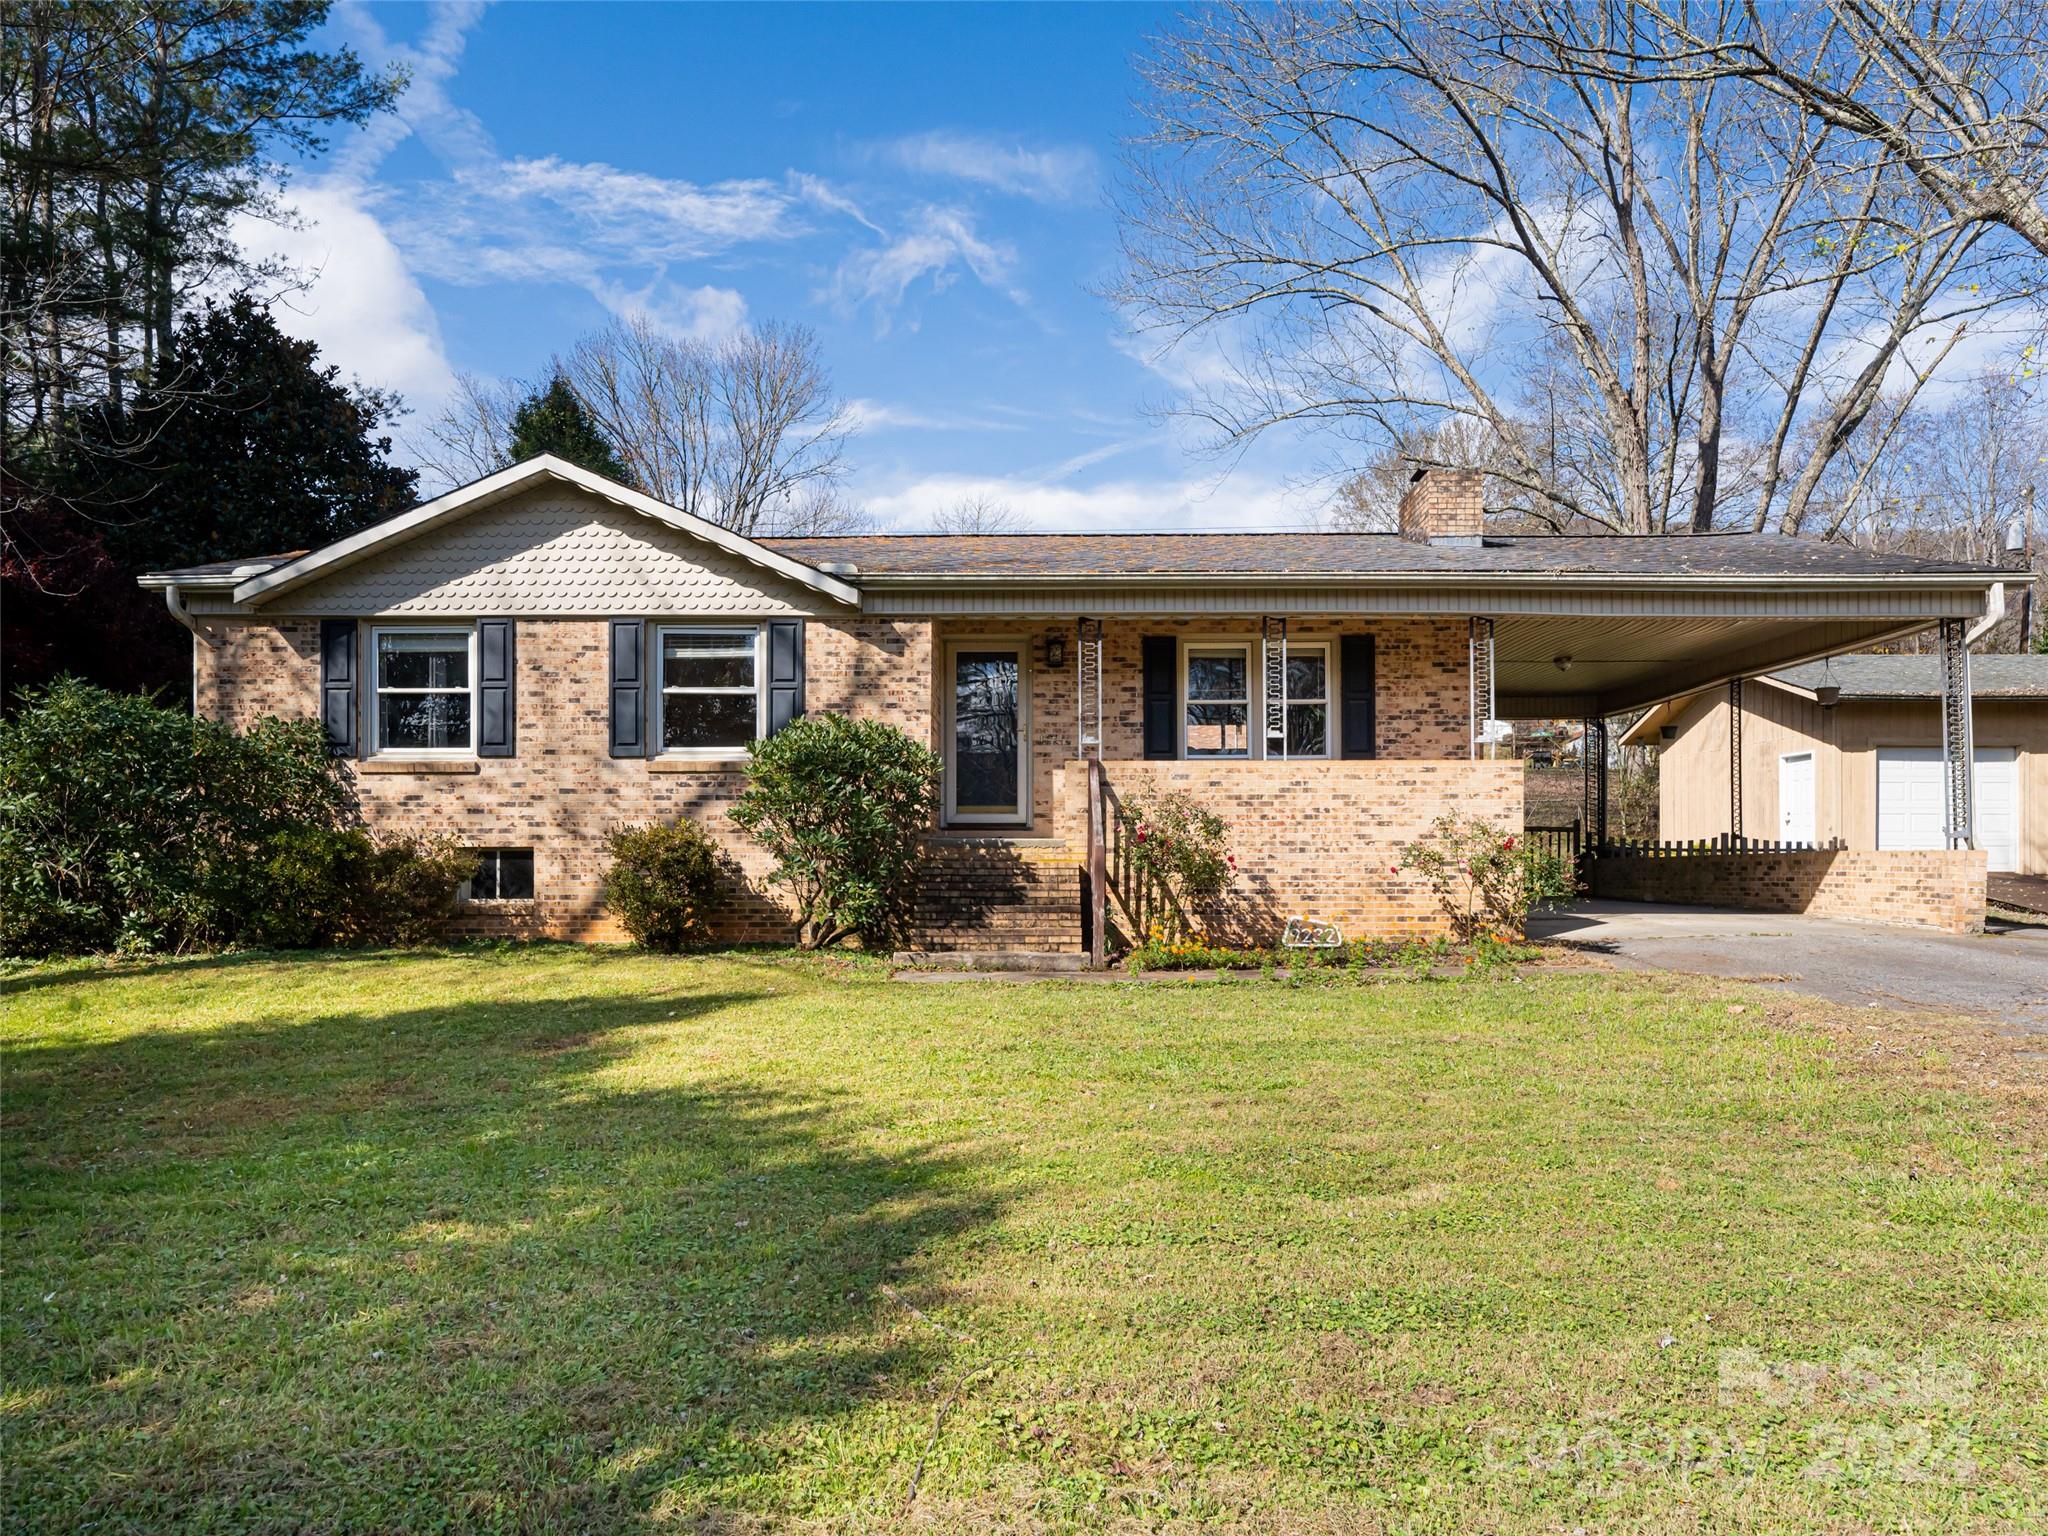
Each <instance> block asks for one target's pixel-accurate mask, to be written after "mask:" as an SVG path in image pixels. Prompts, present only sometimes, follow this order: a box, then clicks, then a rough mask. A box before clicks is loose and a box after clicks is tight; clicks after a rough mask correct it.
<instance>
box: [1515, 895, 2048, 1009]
mask: <svg viewBox="0 0 2048 1536" xmlns="http://www.w3.org/2000/svg"><path fill="white" fill-rule="evenodd" d="M1529 933H1530V936H1531V937H1532V938H1539V939H1551V940H1559V941H1562V942H1565V943H1569V944H1574V945H1580V946H1583V947H1584V948H1586V949H1587V950H1590V951H1591V952H1593V953H1595V954H1600V955H1605V956H1606V957H1608V958H1609V959H1611V960H1612V961H1613V962H1614V963H1615V964H1616V965H1618V966H1621V967H1623V968H1624V969H1627V970H1636V971H1691V972H1696V973H1698V974H1700V975H1706V976H1727V977H1731V978H1736V979H1740V980H1745V981H1756V982H1761V983H1763V984H1765V985H1767V986H1776V987H1782V988H1784V989H1785V990H1787V991H1792V992H1805V993H1809V994H1811V995H1813V996H1815V997H1825V998H1829V999H1832V1000H1833V1001H1835V1002H1840V1003H1858V1004H1871V1005H1882V1006H1884V1007H1888V1008H1913V1009H1926V1010H1932V1011H1938V1012H1943V1013H1976V1014H1983V1015H1986V1016H1988V1017H1991V1018H1995V1019H1999V1020H2001V1021H2003V1022H2005V1023H2007V1024H2013V1025H2017V1026H2019V1027H2020V1028H2022V1029H2026V1030H2033V1031H2040V1032H2043V1033H2048V926H2031V927H2016V926H2005V925H1994V930H1993V931H1992V932H1989V933H1985V934H1982V935H1969V936H1963V935H1957V934H1946V933H1926V932H1921V931H1919V930H1916V929H1911V928H1883V927H1879V926H1877V925H1876V924H1874V923H1844V922H1837V921H1835V920H1833V919H1830V918H1821V917H1780V916H1776V915H1773V914H1770V913H1762V912H1728V911H1723V910H1720V909H1717V908H1712V907H1665V906H1650V905H1646V904H1643V903H1638V902H1624V901H1582V902H1577V903H1574V904H1573V905H1572V906H1570V907H1567V908H1564V909H1562V910H1560V911H1556V912H1547V913H1540V914H1537V915H1534V916H1532V917H1531V918H1530V919H1529Z"/></svg>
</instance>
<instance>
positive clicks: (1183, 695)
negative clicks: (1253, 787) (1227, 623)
mask: <svg viewBox="0 0 2048 1536" xmlns="http://www.w3.org/2000/svg"><path fill="white" fill-rule="evenodd" d="M1231 654H1235V655H1239V656H1242V657H1243V658H1244V691H1245V697H1244V750H1243V751H1242V752H1191V751H1189V750H1188V710H1189V708H1190V707H1191V706H1193V705H1196V704H1235V703H1237V702H1238V701H1237V700H1236V699H1191V698H1189V697H1188V663H1189V662H1190V661H1191V660H1193V659H1194V658H1195V657H1197V656H1222V655H1231ZM1258 670H1259V664H1258V656H1257V643H1256V642H1255V641H1251V640H1242V639H1237V638H1234V637H1232V636H1228V635H1217V636H1215V637H1213V638H1211V637H1209V636H1201V637H1199V638H1194V639H1189V640H1186V641H1184V642H1182V644H1181V648H1180V721H1179V724H1178V727H1177V733H1178V735H1179V738H1180V739H1179V741H1178V743H1177V745H1178V746H1179V747H1180V756H1181V758H1182V760H1183V761H1186V762H1194V763H1241V762H1247V761H1249V760H1251V759H1253V758H1256V757H1258V756H1260V755H1261V753H1260V750H1259V747H1260V743H1259V741H1258V731H1257V729H1256V722H1257V721H1258V719H1259V718H1260V716H1261V713H1262V710H1263V706H1262V703H1261V700H1260V698H1259V693H1260V689H1261V687H1262V683H1261V680H1260V679H1259V678H1258V677H1256V676H1255V675H1254V674H1255V673H1257V671H1258Z"/></svg>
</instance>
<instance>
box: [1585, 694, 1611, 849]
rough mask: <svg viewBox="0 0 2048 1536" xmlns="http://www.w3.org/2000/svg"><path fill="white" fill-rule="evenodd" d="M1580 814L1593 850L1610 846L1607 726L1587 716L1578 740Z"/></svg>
mask: <svg viewBox="0 0 2048 1536" xmlns="http://www.w3.org/2000/svg"><path fill="white" fill-rule="evenodd" d="M1579 771H1580V793H1581V810H1582V812H1583V814H1584V817H1585V823H1586V827H1587V829H1588V831H1589V832H1590V833H1591V835H1592V838H1593V846H1594V847H1595V848H1596V849H1597V848H1604V847H1606V846H1607V722H1606V721H1605V720H1604V719H1594V718H1593V717H1591V716H1588V717H1587V718H1586V720H1585V721H1584V723H1583V733H1582V734H1581V735H1580V737H1579Z"/></svg>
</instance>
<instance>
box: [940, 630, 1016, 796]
mask: <svg viewBox="0 0 2048 1536" xmlns="http://www.w3.org/2000/svg"><path fill="white" fill-rule="evenodd" d="M1017 681H1018V664H1017V653H1016V652H1015V651H962V652H960V653H959V654H958V655H957V656H955V657H954V659H953V800H954V810H955V811H956V812H959V813H963V814H966V815H972V816H998V815H1005V816H1007V815H1015V814H1016V813H1017V811H1018V809H1019V807H1020V806H1021V805H1022V803H1023V802H1022V801H1021V800H1020V799H1019V798H1018V791H1019V781H1018V775H1017V747H1018V736H1019V730H1020V726H1021V716H1020V714H1019V711H1018V707H1017Z"/></svg>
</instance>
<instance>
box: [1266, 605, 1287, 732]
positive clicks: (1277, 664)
mask: <svg viewBox="0 0 2048 1536" xmlns="http://www.w3.org/2000/svg"><path fill="white" fill-rule="evenodd" d="M1259 656H1260V660H1261V662H1262V663H1263V667H1262V670H1263V671H1264V673H1265V679H1266V756H1268V757H1278V758H1284V757H1286V756H1287V620H1286V619H1284V618H1278V617H1275V616H1273V615H1270V614H1269V615H1267V616H1266V617H1265V618H1263V619H1261V620H1260V621H1259Z"/></svg>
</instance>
